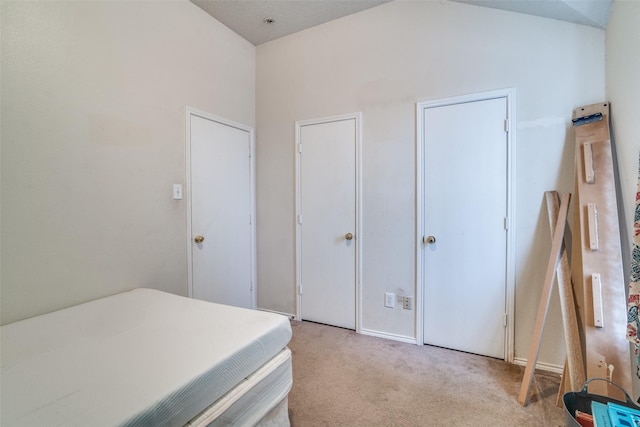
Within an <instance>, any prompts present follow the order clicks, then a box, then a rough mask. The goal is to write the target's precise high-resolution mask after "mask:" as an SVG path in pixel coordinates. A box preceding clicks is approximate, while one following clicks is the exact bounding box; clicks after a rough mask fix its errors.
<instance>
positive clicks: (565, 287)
mask: <svg viewBox="0 0 640 427" xmlns="http://www.w3.org/2000/svg"><path fill="white" fill-rule="evenodd" d="M545 198H546V201H547V213H548V216H549V225H550V230H551V237H552V238H553V234H554V232H555V229H556V227H557V221H558V212H559V210H560V204H559V201H558V200H559V195H558V192H556V191H547V192H545ZM556 276H557V278H558V293H559V296H560V310H561V312H562V325H563V328H564V336H565V341H566V352H567V359H566V362H565V365H566V368H567V370H568V372H565V373H566V374H568V379H569V384H570V387H569V389H570V390H573V391H579V390H580V389H582V386H583V385H584V383H585V381H586V372H585V367H584V359H583V352H582V345H581V344H580V327H579V325H578V315H577V313H576V303H575V298H574V295H573V285H572V284H571V269H570V268H569V257H568V255H567V251H566V248H565V244H564V240H563V242H562V248H561V254H560V262H559V263H558V266H557V269H556ZM567 391H568V390H567Z"/></svg>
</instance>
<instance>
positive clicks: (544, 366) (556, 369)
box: [513, 357, 564, 374]
mask: <svg viewBox="0 0 640 427" xmlns="http://www.w3.org/2000/svg"><path fill="white" fill-rule="evenodd" d="M513 364H514V365H518V366H527V359H523V358H521V357H516V358H515V359H513ZM535 369H536V370H541V371H545V372H552V373H554V374H562V372H563V371H564V366H560V365H553V364H551V363H544V362H537V363H536V367H535Z"/></svg>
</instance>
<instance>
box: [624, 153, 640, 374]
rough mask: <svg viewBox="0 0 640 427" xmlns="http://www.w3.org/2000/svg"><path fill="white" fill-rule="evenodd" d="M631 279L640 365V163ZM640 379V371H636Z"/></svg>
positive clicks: (631, 336) (632, 329) (630, 308)
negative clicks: (639, 314) (639, 312)
mask: <svg viewBox="0 0 640 427" xmlns="http://www.w3.org/2000/svg"><path fill="white" fill-rule="evenodd" d="M630 276H631V277H630V278H629V299H628V301H627V322H628V323H627V339H628V340H629V341H631V342H632V343H633V344H634V349H635V355H636V357H638V362H639V363H638V365H640V319H638V307H639V306H640V161H639V166H638V183H637V187H636V209H635V215H634V219H633V247H632V249H631V275H630ZM636 375H637V376H638V377H640V370H638V371H636Z"/></svg>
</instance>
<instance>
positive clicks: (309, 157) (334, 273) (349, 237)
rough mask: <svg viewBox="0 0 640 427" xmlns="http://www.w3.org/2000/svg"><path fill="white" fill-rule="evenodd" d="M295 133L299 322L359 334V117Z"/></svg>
mask: <svg viewBox="0 0 640 427" xmlns="http://www.w3.org/2000/svg"><path fill="white" fill-rule="evenodd" d="M297 130H298V132H297V135H298V158H297V160H298V194H297V195H298V241H297V252H298V280H299V300H298V303H299V317H301V318H302V319H304V320H311V321H315V322H320V323H325V324H329V325H334V326H340V327H344V328H349V329H355V328H356V281H357V257H358V255H357V254H358V239H359V238H360V236H359V232H358V221H357V211H358V210H357V203H356V201H357V197H358V188H357V187H358V179H357V172H356V171H357V165H356V162H357V157H358V155H357V152H358V134H359V132H358V117H357V116H349V117H346V118H336V119H335V120H331V119H325V120H321V121H317V122H314V121H306V122H298V123H297Z"/></svg>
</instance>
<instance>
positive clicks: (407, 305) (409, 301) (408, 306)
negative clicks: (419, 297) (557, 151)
mask: <svg viewBox="0 0 640 427" xmlns="http://www.w3.org/2000/svg"><path fill="white" fill-rule="evenodd" d="M402 308H404V309H405V310H412V308H413V297H404V300H403V301H402Z"/></svg>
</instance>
